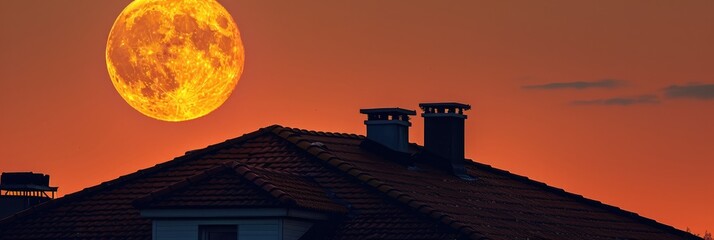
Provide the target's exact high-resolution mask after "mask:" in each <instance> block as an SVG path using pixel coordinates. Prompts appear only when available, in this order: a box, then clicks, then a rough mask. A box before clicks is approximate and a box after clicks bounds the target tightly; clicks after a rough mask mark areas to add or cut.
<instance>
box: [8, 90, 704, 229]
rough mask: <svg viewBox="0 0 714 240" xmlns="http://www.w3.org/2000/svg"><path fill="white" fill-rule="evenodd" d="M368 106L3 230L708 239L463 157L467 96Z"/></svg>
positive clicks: (70, 200)
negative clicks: (419, 129) (336, 125)
mask: <svg viewBox="0 0 714 240" xmlns="http://www.w3.org/2000/svg"><path fill="white" fill-rule="evenodd" d="M420 107H421V109H422V113H421V116H422V117H423V118H424V121H425V122H424V126H425V129H424V133H425V140H424V141H425V143H424V146H419V145H416V144H411V143H409V142H408V134H409V131H408V130H409V127H410V125H411V123H410V117H409V116H411V115H415V114H416V112H415V111H412V110H406V109H400V108H378V109H363V110H361V112H362V113H364V114H366V115H367V120H366V121H365V124H366V126H367V136H360V135H355V134H345V133H329V132H317V131H309V130H302V129H296V128H288V127H282V126H278V125H273V126H269V127H266V128H262V129H259V130H257V131H255V132H252V133H249V134H246V135H243V136H241V137H238V138H235V139H230V140H227V141H225V142H222V143H218V144H215V145H211V146H208V147H206V148H204V149H199V150H193V151H189V152H187V153H186V154H185V155H184V156H180V157H177V158H175V159H173V160H171V161H168V162H165V163H161V164H158V165H156V166H154V167H150V168H147V169H143V170H139V171H137V172H135V173H131V174H128V175H125V176H122V177H119V178H117V179H115V180H112V181H108V182H105V183H102V184H100V185H97V186H94V187H90V188H87V189H84V190H82V191H79V192H76V193H73V194H69V195H67V196H65V197H62V198H59V199H55V200H52V201H49V202H47V203H44V204H40V205H38V206H35V207H33V208H31V209H28V210H26V211H23V212H20V213H18V214H15V215H13V216H11V217H9V218H6V219H3V220H0V239H146V240H148V239H187V240H188V239H193V240H195V239H240V240H245V239H251V240H252V239H610V240H616V239H617V240H621V239H632V240H634V239H700V238H698V237H696V236H694V235H691V234H689V233H687V232H684V231H681V230H678V229H675V228H673V227H671V226H668V225H664V224H661V223H658V222H656V221H654V220H651V219H648V218H645V217H642V216H639V215H637V214H635V213H632V212H628V211H625V210H622V209H619V208H617V207H613V206H610V205H606V204H603V203H600V202H598V201H595V200H590V199H587V198H584V197H582V196H580V195H576V194H572V193H568V192H566V191H564V190H562V189H558V188H554V187H551V186H548V185H546V184H544V183H541V182H537V181H534V180H531V179H528V178H526V177H523V176H519V175H516V174H513V173H510V172H507V171H504V170H500V169H496V168H493V167H491V166H489V165H485V164H483V163H478V162H474V161H471V160H469V159H466V158H464V123H465V120H466V118H467V116H466V114H464V112H465V111H466V110H468V109H469V108H470V106H469V105H465V104H459V103H426V104H420Z"/></svg>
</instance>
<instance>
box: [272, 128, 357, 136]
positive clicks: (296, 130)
mask: <svg viewBox="0 0 714 240" xmlns="http://www.w3.org/2000/svg"><path fill="white" fill-rule="evenodd" d="M278 128H282V129H285V130H290V131H293V132H294V133H297V134H310V135H317V136H330V137H344V138H355V139H364V138H366V137H365V136H364V135H359V134H354V133H341V132H327V131H315V130H309V129H303V128H293V127H283V126H278Z"/></svg>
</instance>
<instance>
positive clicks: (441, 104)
mask: <svg viewBox="0 0 714 240" xmlns="http://www.w3.org/2000/svg"><path fill="white" fill-rule="evenodd" d="M419 108H421V109H422V110H425V109H426V108H461V109H463V110H469V109H471V105H468V104H463V103H457V102H438V103H420V104H419Z"/></svg>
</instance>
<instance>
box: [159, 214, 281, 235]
mask: <svg viewBox="0 0 714 240" xmlns="http://www.w3.org/2000/svg"><path fill="white" fill-rule="evenodd" d="M199 225H238V239H239V240H280V236H281V235H282V229H281V225H282V221H281V220H280V219H277V218H276V219H250V220H229V219H226V220H163V219H162V220H154V223H153V239H154V240H197V239H198V226H199Z"/></svg>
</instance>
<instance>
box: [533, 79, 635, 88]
mask: <svg viewBox="0 0 714 240" xmlns="http://www.w3.org/2000/svg"><path fill="white" fill-rule="evenodd" d="M624 85H625V81H623V80H617V79H602V80H598V81H591V82H586V81H577V82H555V83H545V84H538V85H526V86H523V88H524V89H542V90H555V89H588V88H617V87H621V86H624Z"/></svg>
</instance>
